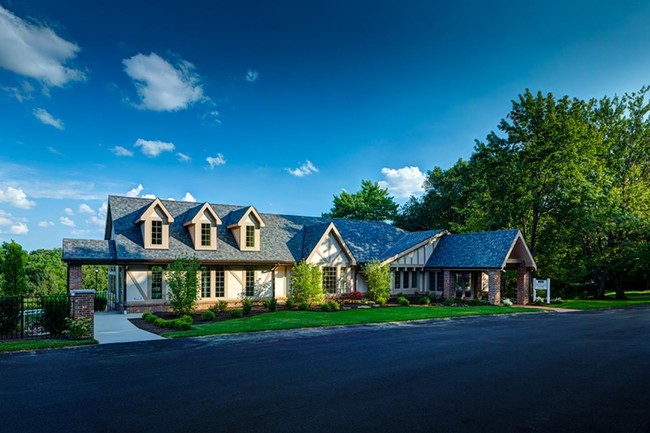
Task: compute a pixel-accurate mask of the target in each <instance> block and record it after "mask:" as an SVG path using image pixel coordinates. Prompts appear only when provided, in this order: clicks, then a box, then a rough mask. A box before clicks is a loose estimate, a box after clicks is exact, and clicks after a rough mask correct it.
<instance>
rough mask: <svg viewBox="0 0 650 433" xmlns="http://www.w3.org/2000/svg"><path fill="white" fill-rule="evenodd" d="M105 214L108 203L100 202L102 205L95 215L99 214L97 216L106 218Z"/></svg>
mask: <svg viewBox="0 0 650 433" xmlns="http://www.w3.org/2000/svg"><path fill="white" fill-rule="evenodd" d="M106 212H108V203H106V202H105V201H104V202H102V205H101V206H100V207H99V210H98V211H97V213H99V215H103V216H106Z"/></svg>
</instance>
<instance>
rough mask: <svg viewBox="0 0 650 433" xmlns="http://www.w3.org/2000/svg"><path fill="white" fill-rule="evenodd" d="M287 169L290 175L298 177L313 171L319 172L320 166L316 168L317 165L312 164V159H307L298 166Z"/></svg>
mask: <svg viewBox="0 0 650 433" xmlns="http://www.w3.org/2000/svg"><path fill="white" fill-rule="evenodd" d="M286 170H287V172H289V174H290V175H292V176H296V177H303V176H307V175H309V174H312V173H318V168H316V166H315V165H314V164H312V163H311V161H310V160H307V161H305V163H304V164H302V165H301V166H300V167H298V168H287V169H286Z"/></svg>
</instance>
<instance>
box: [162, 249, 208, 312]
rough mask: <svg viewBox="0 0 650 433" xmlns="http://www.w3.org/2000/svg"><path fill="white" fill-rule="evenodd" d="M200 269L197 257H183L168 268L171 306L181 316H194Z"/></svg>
mask: <svg viewBox="0 0 650 433" xmlns="http://www.w3.org/2000/svg"><path fill="white" fill-rule="evenodd" d="M200 267H201V264H200V263H199V261H198V259H197V258H196V257H181V258H179V259H176V260H175V261H174V262H172V263H171V264H170V265H169V266H168V267H167V270H166V272H165V275H166V277H167V284H168V285H169V304H170V306H171V307H172V310H174V313H175V314H177V315H179V316H182V315H184V314H192V313H193V312H194V310H195V309H196V301H197V299H198V289H199V279H198V272H199V269H200Z"/></svg>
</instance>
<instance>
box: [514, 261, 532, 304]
mask: <svg viewBox="0 0 650 433" xmlns="http://www.w3.org/2000/svg"><path fill="white" fill-rule="evenodd" d="M529 287H530V273H529V272H528V268H526V263H525V262H521V263H520V264H519V268H517V304H520V305H526V304H528V301H529V295H528V289H529Z"/></svg>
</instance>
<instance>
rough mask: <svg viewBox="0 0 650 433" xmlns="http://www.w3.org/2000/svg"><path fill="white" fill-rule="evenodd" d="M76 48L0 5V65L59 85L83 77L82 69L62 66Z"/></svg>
mask: <svg viewBox="0 0 650 433" xmlns="http://www.w3.org/2000/svg"><path fill="white" fill-rule="evenodd" d="M79 50H80V48H79V46H78V45H76V44H74V43H72V42H68V41H66V40H65V39H62V38H61V37H59V36H58V35H57V34H56V33H55V32H54V30H52V29H51V28H49V27H47V26H45V25H41V24H38V23H29V22H27V21H25V20H23V19H22V18H19V17H17V16H16V15H14V14H13V13H11V12H10V11H8V10H7V9H5V8H3V7H2V6H1V5H0V67H2V68H4V69H7V70H9V71H12V72H15V73H16V74H19V75H22V76H25V77H29V78H33V79H36V80H39V81H40V82H42V83H43V84H44V85H45V86H56V87H61V86H63V85H64V84H66V83H67V82H69V81H75V80H83V79H84V78H85V76H84V73H83V72H82V71H80V70H77V69H74V68H70V67H68V66H66V63H67V62H68V61H69V60H72V59H74V58H75V57H76V56H77V53H78V52H79Z"/></svg>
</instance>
